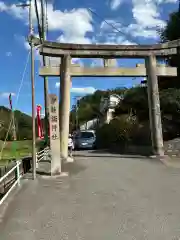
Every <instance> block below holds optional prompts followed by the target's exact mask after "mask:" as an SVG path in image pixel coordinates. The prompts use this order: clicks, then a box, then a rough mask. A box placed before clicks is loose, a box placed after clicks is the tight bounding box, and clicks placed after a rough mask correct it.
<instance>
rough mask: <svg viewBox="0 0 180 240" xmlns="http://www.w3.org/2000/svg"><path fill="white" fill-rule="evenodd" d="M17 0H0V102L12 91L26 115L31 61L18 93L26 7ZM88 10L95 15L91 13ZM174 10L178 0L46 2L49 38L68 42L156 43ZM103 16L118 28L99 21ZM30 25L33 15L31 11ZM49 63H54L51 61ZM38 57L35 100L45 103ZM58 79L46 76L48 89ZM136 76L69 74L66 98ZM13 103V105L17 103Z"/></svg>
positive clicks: (126, 82)
mask: <svg viewBox="0 0 180 240" xmlns="http://www.w3.org/2000/svg"><path fill="white" fill-rule="evenodd" d="M17 3H19V2H18V1H16V0H4V2H3V1H0V22H1V37H0V48H1V49H0V52H1V55H0V66H1V68H0V69H1V70H0V78H1V91H0V105H5V106H8V94H9V93H10V92H12V93H13V95H14V96H13V103H14V107H16V108H17V109H20V110H21V111H23V112H26V113H28V114H31V85H30V61H28V64H27V71H26V72H25V75H24V81H23V85H22V88H21V91H20V94H19V97H17V96H18V91H19V87H20V83H21V80H22V75H23V72H24V68H25V64H26V61H27V57H28V52H29V46H28V44H27V42H26V37H27V35H28V24H27V23H28V9H21V8H17V7H16V5H15V4H17ZM89 8H90V9H93V11H95V12H97V13H98V14H99V16H100V18H98V17H97V16H96V15H94V14H92V13H91V12H90V11H89V10H88V9H89ZM177 8H178V1H177V0H151V1H150V0H98V1H97V0H91V1H85V0H71V1H65V0H61V1H59V0H51V1H49V3H48V8H47V12H48V14H47V16H48V36H47V38H48V40H53V41H59V42H71V43H110V44H132V43H135V44H150V43H156V42H158V40H159V39H158V36H157V33H156V28H157V26H165V24H166V20H167V19H168V16H169V13H171V12H172V11H173V10H176V9H177ZM104 19H105V20H106V21H108V22H109V23H111V24H113V25H114V26H115V27H116V28H118V29H119V30H120V31H122V32H123V34H121V33H118V32H117V31H116V30H115V29H113V28H112V27H110V26H109V25H107V24H106V23H105V22H104ZM33 24H34V28H35V32H37V30H36V19H35V13H34V10H33ZM73 61H74V62H77V63H80V64H83V65H86V66H89V67H92V66H100V65H101V61H100V60H95V59H90V60H82V59H74V60H73ZM140 62H141V63H143V60H130V59H123V60H118V62H117V64H118V66H126V67H133V66H135V65H136V63H140ZM52 63H53V64H58V60H57V59H54V60H53V61H52ZM40 65H41V63H40V56H39V55H38V52H36V61H35V70H36V75H35V87H36V104H41V105H42V106H44V100H43V79H42V78H41V77H39V76H38V68H39V67H40ZM58 81H59V79H58V78H49V92H50V93H58V91H59V90H58V88H57V87H56V85H57V84H56V83H57V82H58ZM140 81H141V79H139V78H106V79H104V78H103V79H102V78H73V79H72V89H71V99H72V104H73V99H74V97H75V96H82V95H84V94H86V93H88V92H91V91H93V90H95V89H102V90H104V89H108V88H114V87H129V86H132V85H135V84H138V83H139V82H140ZM16 102H17V105H16Z"/></svg>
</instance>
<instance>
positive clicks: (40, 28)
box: [34, 0, 42, 43]
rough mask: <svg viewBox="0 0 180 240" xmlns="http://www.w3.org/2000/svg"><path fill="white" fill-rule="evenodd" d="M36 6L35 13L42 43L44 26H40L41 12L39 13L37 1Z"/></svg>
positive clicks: (35, 0)
mask: <svg viewBox="0 0 180 240" xmlns="http://www.w3.org/2000/svg"><path fill="white" fill-rule="evenodd" d="M34 6H35V12H36V18H37V25H38V33H39V39H40V42H41V43H42V26H41V25H40V19H39V12H38V5H37V0H34Z"/></svg>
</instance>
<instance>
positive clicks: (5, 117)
mask: <svg viewBox="0 0 180 240" xmlns="http://www.w3.org/2000/svg"><path fill="white" fill-rule="evenodd" d="M14 118H15V126H16V133H17V140H23V139H32V118H31V116H29V115H27V114H25V113H22V112H20V111H18V110H16V111H14ZM11 119H12V113H11V110H10V109H8V108H6V107H4V106H0V122H1V127H0V140H4V139H5V138H6V135H7V132H8V129H9V125H10V122H11ZM12 139H13V137H12V128H10V130H9V134H8V138H7V140H12Z"/></svg>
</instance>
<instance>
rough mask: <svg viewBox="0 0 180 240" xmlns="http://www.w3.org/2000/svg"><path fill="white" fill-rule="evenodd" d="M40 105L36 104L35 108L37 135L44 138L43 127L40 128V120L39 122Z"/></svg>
mask: <svg viewBox="0 0 180 240" xmlns="http://www.w3.org/2000/svg"><path fill="white" fill-rule="evenodd" d="M41 109H42V108H41V106H40V105H37V107H36V110H37V127H38V137H39V138H41V139H42V138H44V136H43V129H42V122H41Z"/></svg>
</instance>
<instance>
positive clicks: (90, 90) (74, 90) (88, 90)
mask: <svg viewBox="0 0 180 240" xmlns="http://www.w3.org/2000/svg"><path fill="white" fill-rule="evenodd" d="M55 87H56V88H59V87H60V83H59V82H56V85H55ZM70 91H71V92H72V93H79V94H93V93H94V92H95V91H96V89H95V88H94V87H84V88H83V87H72V88H71V90H70Z"/></svg>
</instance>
